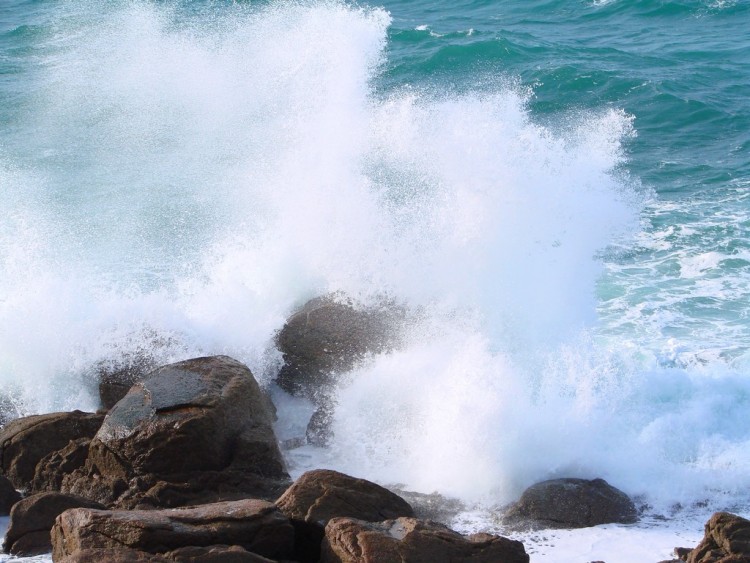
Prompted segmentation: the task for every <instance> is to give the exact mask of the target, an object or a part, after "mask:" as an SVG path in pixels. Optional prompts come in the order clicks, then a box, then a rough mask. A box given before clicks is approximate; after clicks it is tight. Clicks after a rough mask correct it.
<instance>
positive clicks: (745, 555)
mask: <svg viewBox="0 0 750 563" xmlns="http://www.w3.org/2000/svg"><path fill="white" fill-rule="evenodd" d="M675 553H676V554H677V555H678V557H679V558H680V560H682V561H687V562H688V563H750V520H746V519H745V518H742V517H740V516H736V515H734V514H730V513H728V512H717V513H716V514H714V515H713V516H711V518H710V519H709V520H708V522H706V526H705V534H704V536H703V539H702V540H701V542H700V543H699V544H698V545H697V546H696V547H695V548H694V549H685V548H677V549H675Z"/></svg>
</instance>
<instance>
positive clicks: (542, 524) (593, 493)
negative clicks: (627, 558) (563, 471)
mask: <svg viewBox="0 0 750 563" xmlns="http://www.w3.org/2000/svg"><path fill="white" fill-rule="evenodd" d="M637 520H638V512H637V510H636V508H635V505H634V504H633V501H632V500H630V498H629V497H628V496H627V495H626V494H625V493H623V492H622V491H620V490H619V489H616V488H614V487H613V486H611V485H610V484H608V483H607V482H606V481H604V480H603V479H594V480H591V481H588V480H586V479H553V480H551V481H543V482H541V483H537V484H536V485H532V486H531V487H529V488H528V489H526V490H525V491H524V493H523V494H522V495H521V498H520V499H519V501H518V502H517V503H516V504H514V505H513V506H512V507H511V508H510V509H509V510H508V511H507V512H506V514H505V516H504V519H503V522H504V524H505V525H507V526H510V527H514V528H524V527H531V528H586V527H589V526H598V525H599V524H611V523H620V524H632V523H634V522H636V521H637Z"/></svg>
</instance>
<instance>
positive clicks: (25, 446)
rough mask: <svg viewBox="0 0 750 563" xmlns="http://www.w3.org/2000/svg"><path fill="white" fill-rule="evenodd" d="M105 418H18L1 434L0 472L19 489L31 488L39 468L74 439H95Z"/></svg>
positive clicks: (69, 414) (75, 413)
mask: <svg viewBox="0 0 750 563" xmlns="http://www.w3.org/2000/svg"><path fill="white" fill-rule="evenodd" d="M103 420H104V415H99V414H92V413H85V412H81V411H73V412H58V413H50V414H41V415H34V416H27V417H24V418H18V419H16V420H13V421H11V422H9V423H8V424H7V425H6V426H5V427H4V428H3V429H2V431H0V469H2V473H3V474H4V475H5V476H6V477H7V478H8V479H9V480H10V482H11V483H13V485H14V486H15V487H16V488H17V489H29V488H31V482H32V481H33V479H34V475H35V473H36V466H37V464H38V463H39V462H40V461H41V460H42V458H44V457H46V456H47V455H49V454H51V453H53V452H56V451H58V450H61V449H63V448H65V447H66V446H67V445H68V442H70V441H71V440H77V439H79V438H89V439H90V438H93V436H94V434H96V432H97V431H98V430H99V427H100V426H101V424H102V421H103Z"/></svg>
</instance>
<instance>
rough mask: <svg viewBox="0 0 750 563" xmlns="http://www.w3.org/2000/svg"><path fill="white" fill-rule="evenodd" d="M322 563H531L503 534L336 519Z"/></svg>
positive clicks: (409, 520) (409, 521) (403, 520)
mask: <svg viewBox="0 0 750 563" xmlns="http://www.w3.org/2000/svg"><path fill="white" fill-rule="evenodd" d="M320 560H321V562H322V563H371V562H372V563H374V562H376V561H377V562H378V563H391V562H392V563H428V562H429V563H461V562H463V561H471V562H476V563H479V562H482V563H528V561H529V556H528V555H527V554H526V551H525V550H524V548H523V544H522V543H521V542H518V541H514V540H510V539H507V538H503V537H500V536H492V535H489V534H475V535H473V536H468V537H465V536H462V535H461V534H459V533H457V532H454V531H453V530H450V529H449V528H446V527H445V526H443V525H441V524H437V523H435V522H425V521H422V520H416V519H414V518H398V519H396V520H387V521H385V522H365V521H363V520H355V519H353V518H334V519H333V520H331V521H330V522H328V525H327V526H326V530H325V539H324V541H323V547H322V556H321V559H320Z"/></svg>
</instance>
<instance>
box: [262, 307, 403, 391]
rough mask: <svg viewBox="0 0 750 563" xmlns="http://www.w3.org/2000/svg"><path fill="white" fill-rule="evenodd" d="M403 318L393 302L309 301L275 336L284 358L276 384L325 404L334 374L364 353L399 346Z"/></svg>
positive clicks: (350, 365)
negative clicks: (357, 304) (359, 304)
mask: <svg viewBox="0 0 750 563" xmlns="http://www.w3.org/2000/svg"><path fill="white" fill-rule="evenodd" d="M404 316H405V315H404V311H403V310H402V309H400V308H398V307H396V306H394V304H392V303H384V304H383V305H382V306H381V307H369V308H358V307H355V305H354V303H353V302H351V301H347V300H344V299H342V298H341V296H340V295H328V296H325V297H317V298H315V299H312V300H310V301H308V302H307V303H306V304H305V305H304V306H303V307H302V309H300V310H299V311H298V312H297V313H295V314H294V315H292V317H290V318H289V320H288V321H287V322H286V324H285V325H284V327H283V328H282V329H281V331H279V333H278V335H277V336H276V345H277V346H278V348H279V351H281V353H282V355H283V358H284V366H283V367H282V369H281V371H280V372H279V375H278V378H277V383H278V384H279V386H280V387H281V388H282V389H284V390H285V391H287V392H288V393H291V394H292V395H299V396H306V397H308V398H309V399H311V400H312V401H313V402H315V403H317V404H319V405H324V404H327V403H328V400H329V398H330V392H331V388H332V386H333V385H335V383H336V381H337V375H338V374H340V373H343V372H346V371H349V370H351V369H352V368H353V367H354V366H355V365H356V363H357V362H359V361H360V360H362V359H363V358H364V357H365V356H366V355H367V354H377V353H381V352H385V351H387V350H390V349H392V348H394V347H395V346H396V345H397V344H398V341H399V338H400V334H399V325H400V324H401V323H403V320H404Z"/></svg>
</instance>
